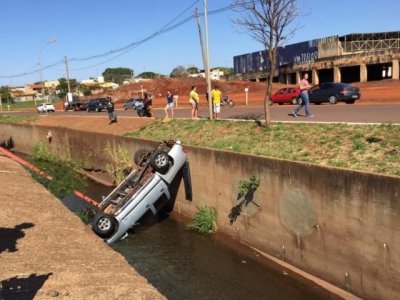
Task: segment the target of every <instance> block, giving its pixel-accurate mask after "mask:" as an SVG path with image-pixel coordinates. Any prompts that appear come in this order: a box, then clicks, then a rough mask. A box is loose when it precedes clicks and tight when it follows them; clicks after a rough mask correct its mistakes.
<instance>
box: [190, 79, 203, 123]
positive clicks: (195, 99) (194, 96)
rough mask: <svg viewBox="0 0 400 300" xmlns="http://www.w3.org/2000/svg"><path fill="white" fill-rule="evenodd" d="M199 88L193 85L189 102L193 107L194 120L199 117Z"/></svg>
mask: <svg viewBox="0 0 400 300" xmlns="http://www.w3.org/2000/svg"><path fill="white" fill-rule="evenodd" d="M196 90H197V88H196V86H195V85H193V86H192V87H191V88H190V94H189V102H190V104H191V105H192V119H193V120H197V119H198V116H197V113H198V110H199V102H200V98H199V94H197V91H196Z"/></svg>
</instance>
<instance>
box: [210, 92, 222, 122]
mask: <svg viewBox="0 0 400 300" xmlns="http://www.w3.org/2000/svg"><path fill="white" fill-rule="evenodd" d="M221 97H222V92H221V91H220V90H219V88H218V86H217V85H216V86H214V89H213V90H212V91H211V99H212V100H213V105H214V119H218V115H219V113H220V112H221Z"/></svg>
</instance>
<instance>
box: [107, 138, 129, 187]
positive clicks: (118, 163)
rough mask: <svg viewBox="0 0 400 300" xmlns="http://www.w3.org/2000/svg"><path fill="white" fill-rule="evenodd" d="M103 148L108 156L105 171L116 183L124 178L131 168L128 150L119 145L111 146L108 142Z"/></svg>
mask: <svg viewBox="0 0 400 300" xmlns="http://www.w3.org/2000/svg"><path fill="white" fill-rule="evenodd" d="M105 150H106V151H105V152H106V153H107V154H108V156H109V158H110V159H109V163H108V164H106V171H107V172H108V173H109V174H110V175H111V177H112V179H113V181H114V183H117V184H118V183H120V182H122V180H124V179H125V177H126V176H127V175H128V174H129V172H130V171H131V169H132V162H131V158H130V157H129V152H128V150H126V149H124V148H122V147H121V146H120V145H117V147H115V148H113V147H112V146H111V144H110V143H107V146H106V149H105Z"/></svg>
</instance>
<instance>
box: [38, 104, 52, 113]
mask: <svg viewBox="0 0 400 300" xmlns="http://www.w3.org/2000/svg"><path fill="white" fill-rule="evenodd" d="M36 110H37V112H38V113H42V112H43V113H44V112H49V111H52V112H54V111H55V109H54V105H53V104H51V103H42V104H40V105H38V106H37V107H36Z"/></svg>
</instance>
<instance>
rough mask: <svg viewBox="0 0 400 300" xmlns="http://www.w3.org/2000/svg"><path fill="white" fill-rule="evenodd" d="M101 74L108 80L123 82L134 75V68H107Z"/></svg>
mask: <svg viewBox="0 0 400 300" xmlns="http://www.w3.org/2000/svg"><path fill="white" fill-rule="evenodd" d="M101 75H103V77H104V80H105V81H107V82H114V83H118V84H122V83H123V81H124V80H126V79H129V78H132V77H133V70H132V69H129V68H107V69H105V71H104V72H103V73H102V74H101Z"/></svg>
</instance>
